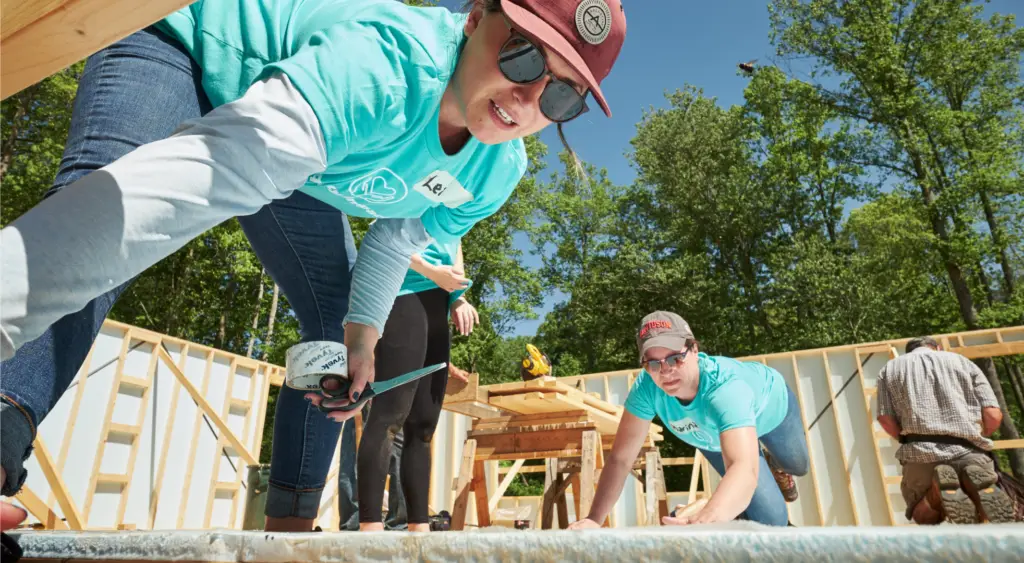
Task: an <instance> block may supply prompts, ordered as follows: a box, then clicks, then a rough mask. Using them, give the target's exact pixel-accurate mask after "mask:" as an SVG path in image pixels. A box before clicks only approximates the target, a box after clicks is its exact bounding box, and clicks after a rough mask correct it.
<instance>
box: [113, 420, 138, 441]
mask: <svg viewBox="0 0 1024 563" xmlns="http://www.w3.org/2000/svg"><path fill="white" fill-rule="evenodd" d="M107 432H108V433H109V434H123V435H128V436H134V437H138V436H139V435H141V434H142V427H141V426H135V425H133V424H118V423H113V422H112V423H111V424H110V428H108V429H107Z"/></svg>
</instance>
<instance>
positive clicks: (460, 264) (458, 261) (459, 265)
mask: <svg viewBox="0 0 1024 563" xmlns="http://www.w3.org/2000/svg"><path fill="white" fill-rule="evenodd" d="M464 266H465V262H464V261H463V259H462V243H461V242H460V243H459V249H458V250H457V251H456V252H455V264H453V267H454V268H455V269H456V270H458V271H460V272H465V271H466V270H465V268H464Z"/></svg>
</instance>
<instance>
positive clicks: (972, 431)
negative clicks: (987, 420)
mask: <svg viewBox="0 0 1024 563" xmlns="http://www.w3.org/2000/svg"><path fill="white" fill-rule="evenodd" d="M984 407H996V408H998V407H999V403H998V402H997V401H996V396H995V394H994V393H993V392H992V387H991V386H990V385H989V383H988V380H987V379H986V378H985V374H984V373H982V371H981V369H980V368H978V366H976V365H974V362H971V361H970V360H968V359H967V358H965V357H963V356H961V355H960V354H954V353H952V352H940V351H936V350H932V349H931V348H928V347H927V346H922V347H920V348H916V349H914V351H913V352H911V353H909V354H906V355H904V356H900V357H898V358H895V359H893V360H890V361H889V363H887V364H885V367H884V368H882V372H881V373H879V374H878V414H879V415H888V416H891V417H893V418H895V419H896V421H897V422H899V424H900V428H901V429H902V434H926V435H928V434H930V435H935V434H938V435H944V436H956V437H958V438H964V439H966V440H968V441H970V442H972V443H974V444H977V446H978V447H979V448H981V449H983V450H986V451H990V450H991V449H992V441H991V440H989V439H987V438H985V437H984V436H982V435H981V409H982V408H984ZM968 453H972V452H971V450H969V449H967V448H965V447H963V446H957V445H951V444H935V443H921V442H918V443H910V444H903V445H901V446H900V448H899V449H898V450H897V451H896V459H898V460H900V461H901V462H904V463H908V462H909V463H935V462H940V461H949V460H951V459H956V458H958V457H960V456H962V455H965V454H968Z"/></svg>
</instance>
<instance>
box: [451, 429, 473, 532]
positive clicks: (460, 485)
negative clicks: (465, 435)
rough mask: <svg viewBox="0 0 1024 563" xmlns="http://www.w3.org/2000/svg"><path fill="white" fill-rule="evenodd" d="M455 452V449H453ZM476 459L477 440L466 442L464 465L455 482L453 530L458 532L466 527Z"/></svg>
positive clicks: (463, 449)
mask: <svg viewBox="0 0 1024 563" xmlns="http://www.w3.org/2000/svg"><path fill="white" fill-rule="evenodd" d="M452 449H453V450H454V448H452ZM475 458H476V440H473V439H470V440H466V444H465V445H464V446H463V447H462V465H461V467H460V468H459V475H458V478H457V479H456V480H455V504H454V506H453V508H452V524H451V529H452V530H455V531H458V530H462V529H464V528H465V527H466V510H467V507H468V505H469V492H470V486H471V485H472V483H473V462H474V460H475Z"/></svg>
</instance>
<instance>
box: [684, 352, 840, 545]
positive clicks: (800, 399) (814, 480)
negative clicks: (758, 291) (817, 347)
mask: <svg viewBox="0 0 1024 563" xmlns="http://www.w3.org/2000/svg"><path fill="white" fill-rule="evenodd" d="M789 359H790V361H791V362H792V366H793V383H794V388H793V390H792V391H793V394H794V395H796V402H797V403H799V404H800V421H801V423H802V426H803V428H804V440H805V441H806V443H807V448H808V452H807V462H808V465H809V466H810V474H811V484H812V486H813V487H814V507H815V508H816V509H817V511H818V525H819V526H823V525H825V509H824V507H822V506H821V485H820V484H819V483H818V469H817V467H816V466H815V463H814V455H813V452H811V451H810V447H811V443H812V442H811V431H810V428H809V426H808V424H807V414H806V413H805V412H804V395H803V390H802V389H801V386H800V371H799V370H798V369H797V365H796V356H795V355H793V354H790V355H789ZM765 365H767V364H765ZM687 500H688V502H690V503H692V502H693V501H694V500H696V499H694V498H693V497H692V496H691V497H689V498H688V499H687Z"/></svg>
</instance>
